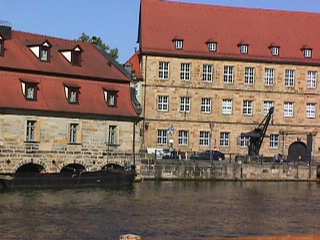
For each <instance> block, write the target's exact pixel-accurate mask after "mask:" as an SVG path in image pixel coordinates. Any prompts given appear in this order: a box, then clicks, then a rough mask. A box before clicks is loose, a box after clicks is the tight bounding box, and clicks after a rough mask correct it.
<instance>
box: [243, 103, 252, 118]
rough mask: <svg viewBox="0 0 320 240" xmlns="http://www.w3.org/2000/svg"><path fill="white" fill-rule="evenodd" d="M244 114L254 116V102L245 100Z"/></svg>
mask: <svg viewBox="0 0 320 240" xmlns="http://www.w3.org/2000/svg"><path fill="white" fill-rule="evenodd" d="M242 113H243V115H244V116H250V117H251V116H253V101H252V100H243V108H242Z"/></svg>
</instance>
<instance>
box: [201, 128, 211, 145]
mask: <svg viewBox="0 0 320 240" xmlns="http://www.w3.org/2000/svg"><path fill="white" fill-rule="evenodd" d="M199 145H200V146H205V147H208V146H210V132H209V131H200V134H199Z"/></svg>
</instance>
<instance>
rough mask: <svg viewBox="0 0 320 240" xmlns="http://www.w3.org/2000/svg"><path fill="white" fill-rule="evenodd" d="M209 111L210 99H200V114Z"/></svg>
mask: <svg viewBox="0 0 320 240" xmlns="http://www.w3.org/2000/svg"><path fill="white" fill-rule="evenodd" d="M211 110H212V104H211V98H202V99H201V112H203V113H211Z"/></svg>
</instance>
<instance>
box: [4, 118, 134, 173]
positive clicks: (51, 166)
mask: <svg viewBox="0 0 320 240" xmlns="http://www.w3.org/2000/svg"><path fill="white" fill-rule="evenodd" d="M27 121H35V131H34V134H35V139H34V141H33V142H28V141H26V139H27V137H26V135H27ZM70 124H78V126H79V128H78V130H77V134H76V135H77V136H76V138H77V140H76V143H74V144H71V143H70ZM109 126H116V130H117V133H116V142H115V144H108V136H109V132H108V131H109ZM133 129H134V123H133V122H121V121H110V120H98V119H94V120H92V119H85V118H65V117H51V116H49V117H48V116H36V115H29V114H27V113H26V114H23V115H13V114H1V115H0V173H14V172H15V171H16V170H17V169H18V168H19V167H20V166H22V165H24V164H27V163H35V164H39V165H41V166H42V167H43V168H44V170H45V172H48V173H50V172H60V170H61V169H62V168H63V167H64V166H67V165H68V164H73V163H77V164H81V165H83V166H84V167H85V168H86V170H88V171H95V170H100V169H101V168H102V167H104V166H106V165H108V164H118V165H121V166H125V165H129V164H132V163H133ZM136 131H138V130H137V128H136ZM136 136H137V138H138V136H139V133H138V132H137V133H136ZM136 140H137V139H136Z"/></svg>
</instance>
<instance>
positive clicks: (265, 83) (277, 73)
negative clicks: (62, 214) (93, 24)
mask: <svg viewBox="0 0 320 240" xmlns="http://www.w3.org/2000/svg"><path fill="white" fill-rule="evenodd" d="M319 24H320V14H315V13H302V12H287V11H274V10H262V9H247V8H233V7H221V6H213V5H201V4H189V3H181V2H174V1H166V0H142V1H141V11H140V24H139V37H138V43H139V45H140V49H139V51H138V53H137V54H136V55H135V56H134V57H133V58H132V59H131V60H130V62H131V63H132V65H133V67H134V68H135V72H136V75H137V76H138V77H139V78H141V79H142V81H140V82H137V83H136V88H137V89H138V91H140V93H139V96H140V101H141V103H142V106H143V113H142V116H143V117H144V122H143V126H142V128H141V133H142V148H145V149H147V148H170V147H173V148H174V149H177V150H179V151H183V152H192V151H205V150H209V149H213V148H215V149H219V150H220V151H222V152H224V153H227V154H246V152H247V147H246V145H247V142H248V139H246V138H245V137H241V136H240V135H241V133H245V132H249V131H251V130H253V129H254V128H255V127H257V126H258V124H259V123H260V122H261V121H262V120H263V118H264V116H265V115H266V113H267V112H268V110H269V109H270V107H272V106H274V107H275V114H274V116H273V119H272V121H271V125H270V126H269V129H268V132H267V136H266V138H265V140H264V143H263V145H262V148H261V152H260V153H261V154H263V155H264V156H270V157H271V156H274V155H276V154H283V155H286V156H287V155H288V154H289V155H290V154H291V155H292V154H293V157H299V156H300V155H301V156H300V158H301V157H302V158H303V159H305V158H306V155H308V152H309V153H312V157H313V158H317V157H319V156H320V136H319V134H318V132H319V130H320V121H319V100H320V86H319V80H318V78H319V71H320V45H319V39H320V31H319V30H318V26H319ZM297 152H299V153H298V154H297Z"/></svg>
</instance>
